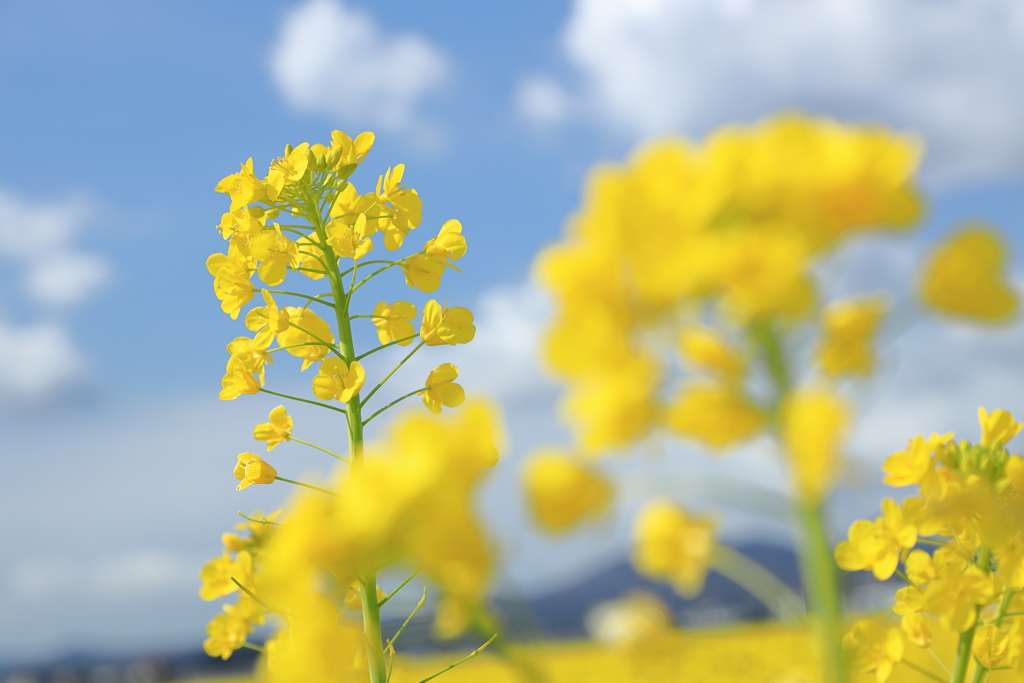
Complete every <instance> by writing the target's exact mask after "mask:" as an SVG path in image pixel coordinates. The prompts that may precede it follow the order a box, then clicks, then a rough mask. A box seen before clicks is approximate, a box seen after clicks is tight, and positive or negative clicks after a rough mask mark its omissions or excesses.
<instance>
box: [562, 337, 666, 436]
mask: <svg viewBox="0 0 1024 683" xmlns="http://www.w3.org/2000/svg"><path fill="white" fill-rule="evenodd" d="M658 379H659V377H658V370H657V367H656V366H655V365H654V363H652V362H651V361H650V360H649V359H647V358H643V357H632V358H630V357H626V358H624V359H623V361H622V362H621V363H620V364H618V365H615V366H611V367H606V368H602V369H601V371H599V372H592V373H589V374H587V375H586V376H584V377H582V378H581V379H580V381H578V382H576V383H574V384H572V385H570V387H569V392H568V394H567V396H566V398H565V403H564V406H565V412H566V414H567V415H568V416H569V418H570V419H571V420H572V421H573V423H574V426H575V427H576V429H577V431H578V432H579V441H580V445H581V446H582V447H583V448H584V449H585V450H587V451H588V452H596V451H600V450H605V449H608V448H615V447H617V446H622V445H624V444H627V443H629V441H630V439H635V438H637V437H638V436H639V435H641V434H643V433H644V432H645V431H646V430H647V429H648V428H649V427H650V426H651V425H652V424H653V423H654V420H655V418H656V417H657V404H656V403H655V400H656V391H657V389H658Z"/></svg>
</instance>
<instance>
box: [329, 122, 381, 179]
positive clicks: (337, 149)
mask: <svg viewBox="0 0 1024 683" xmlns="http://www.w3.org/2000/svg"><path fill="white" fill-rule="evenodd" d="M374 139H375V138H374V135H373V133H370V132H363V133H360V134H359V135H357V136H356V139H355V140H352V138H350V137H349V136H348V135H346V134H345V133H343V132H342V131H340V130H336V131H334V132H332V133H331V157H332V158H335V157H336V161H335V167H336V168H338V169H340V168H341V167H343V166H348V165H349V164H358V163H360V162H361V161H362V160H363V159H365V158H366V155H367V153H368V152H369V151H370V148H371V147H373V141H374Z"/></svg>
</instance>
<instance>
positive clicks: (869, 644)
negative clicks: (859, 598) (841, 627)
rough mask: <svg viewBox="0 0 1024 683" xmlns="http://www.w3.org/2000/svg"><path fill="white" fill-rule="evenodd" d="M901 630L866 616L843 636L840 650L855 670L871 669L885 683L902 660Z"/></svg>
mask: <svg viewBox="0 0 1024 683" xmlns="http://www.w3.org/2000/svg"><path fill="white" fill-rule="evenodd" d="M903 649H904V643H903V633H902V632H901V631H900V629H898V628H886V627H884V626H882V625H881V624H879V623H877V622H875V621H871V620H869V619H866V620H864V621H858V622H857V623H856V624H854V625H853V629H852V630H851V631H850V632H849V633H847V634H846V635H845V636H844V637H843V650H844V651H845V652H846V653H847V656H848V657H849V658H850V665H851V666H852V667H853V668H854V669H855V670H857V671H861V672H864V673H868V672H872V671H873V672H874V674H875V680H876V681H878V683H885V681H887V680H889V676H890V675H891V674H892V669H893V667H894V666H896V664H898V663H899V662H900V661H901V660H902V659H903Z"/></svg>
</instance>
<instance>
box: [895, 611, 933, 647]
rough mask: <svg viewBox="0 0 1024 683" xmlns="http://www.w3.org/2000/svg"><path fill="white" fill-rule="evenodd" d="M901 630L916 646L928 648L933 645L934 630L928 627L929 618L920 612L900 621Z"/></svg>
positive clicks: (908, 615)
mask: <svg viewBox="0 0 1024 683" xmlns="http://www.w3.org/2000/svg"><path fill="white" fill-rule="evenodd" d="M900 628H901V629H902V630H903V635H904V636H906V638H907V640H909V641H910V642H911V643H913V644H914V645H917V646H918V647H928V646H930V645H931V644H932V628H931V626H929V625H928V617H926V616H925V615H923V614H921V613H920V612H913V613H911V614H907V615H906V616H904V617H903V618H902V619H901V620H900Z"/></svg>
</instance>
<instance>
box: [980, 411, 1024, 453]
mask: <svg viewBox="0 0 1024 683" xmlns="http://www.w3.org/2000/svg"><path fill="white" fill-rule="evenodd" d="M978 422H980V423H981V445H982V446H995V447H996V448H1002V447H1004V446H1006V444H1007V442H1008V441H1009V440H1010V439H1012V438H1013V437H1015V436H1017V434H1019V433H1020V430H1021V429H1022V428H1024V424H1021V423H1019V422H1014V420H1013V415H1011V414H1010V413H1008V412H1006V411H1005V410H996V411H994V412H993V413H992V414H991V415H989V414H988V411H987V410H985V409H984V408H978Z"/></svg>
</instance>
